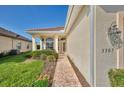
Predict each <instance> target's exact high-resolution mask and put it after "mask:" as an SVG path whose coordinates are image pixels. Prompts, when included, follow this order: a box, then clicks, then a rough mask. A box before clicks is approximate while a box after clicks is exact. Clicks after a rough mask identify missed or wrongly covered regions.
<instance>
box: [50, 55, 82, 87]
mask: <svg viewBox="0 0 124 93" xmlns="http://www.w3.org/2000/svg"><path fill="white" fill-rule="evenodd" d="M52 86H53V87H81V86H82V85H81V84H80V82H79V80H78V78H77V76H76V74H75V71H74V70H73V68H72V66H71V64H70V62H69V60H68V58H67V56H65V55H64V54H60V55H59V59H58V62H57V66H56V70H55V74H54V79H53V84H52Z"/></svg>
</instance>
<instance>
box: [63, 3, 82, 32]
mask: <svg viewBox="0 0 124 93" xmlns="http://www.w3.org/2000/svg"><path fill="white" fill-rule="evenodd" d="M83 7H84V6H83V5H73V6H69V9H68V13H67V19H66V23H65V28H64V31H65V33H68V32H69V31H70V29H71V27H72V26H73V24H74V22H75V20H76V18H77V17H78V14H79V13H80V10H81V9H82V8H83ZM70 19H71V20H70Z"/></svg>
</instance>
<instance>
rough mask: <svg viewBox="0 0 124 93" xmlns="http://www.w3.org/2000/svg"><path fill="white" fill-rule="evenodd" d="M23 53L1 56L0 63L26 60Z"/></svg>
mask: <svg viewBox="0 0 124 93" xmlns="http://www.w3.org/2000/svg"><path fill="white" fill-rule="evenodd" d="M25 55H26V53H23V54H19V55H9V56H6V57H2V58H0V64H2V63H9V62H14V63H19V62H24V61H25V60H26V57H25Z"/></svg>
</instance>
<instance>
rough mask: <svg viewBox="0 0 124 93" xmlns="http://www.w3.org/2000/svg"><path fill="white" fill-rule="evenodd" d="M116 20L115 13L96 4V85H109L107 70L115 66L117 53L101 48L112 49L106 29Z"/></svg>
mask: <svg viewBox="0 0 124 93" xmlns="http://www.w3.org/2000/svg"><path fill="white" fill-rule="evenodd" d="M113 21H116V13H107V12H105V11H104V10H103V9H102V8H101V7H100V6H96V31H95V32H94V34H95V36H96V37H95V38H96V40H95V44H96V45H95V62H96V76H95V77H96V86H110V83H109V79H108V71H109V70H110V69H111V68H115V67H116V66H117V54H116V50H115V49H114V51H113V52H110V53H108V52H107V53H103V52H102V51H103V49H112V46H111V44H110V43H109V40H108V38H107V31H108V28H109V27H110V25H111V23H112V22H113Z"/></svg>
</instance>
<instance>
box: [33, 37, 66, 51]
mask: <svg viewBox="0 0 124 93" xmlns="http://www.w3.org/2000/svg"><path fill="white" fill-rule="evenodd" d="M36 38H39V39H40V44H39V45H40V50H43V49H52V50H55V51H56V52H57V53H64V52H65V51H66V40H65V38H61V37H59V36H57V35H56V36H53V37H50V36H45V37H42V36H37V35H32V51H35V50H37V47H36Z"/></svg>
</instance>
